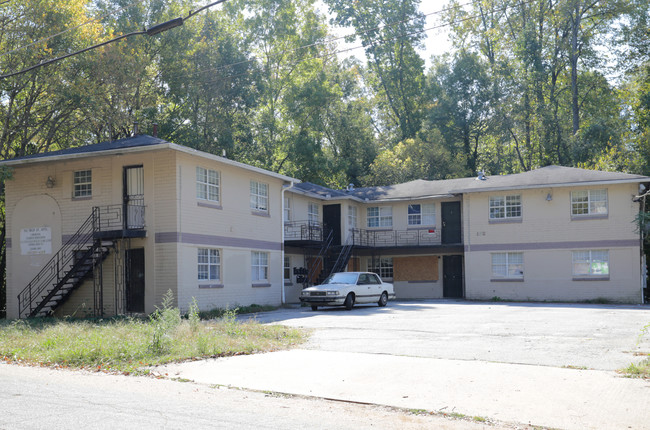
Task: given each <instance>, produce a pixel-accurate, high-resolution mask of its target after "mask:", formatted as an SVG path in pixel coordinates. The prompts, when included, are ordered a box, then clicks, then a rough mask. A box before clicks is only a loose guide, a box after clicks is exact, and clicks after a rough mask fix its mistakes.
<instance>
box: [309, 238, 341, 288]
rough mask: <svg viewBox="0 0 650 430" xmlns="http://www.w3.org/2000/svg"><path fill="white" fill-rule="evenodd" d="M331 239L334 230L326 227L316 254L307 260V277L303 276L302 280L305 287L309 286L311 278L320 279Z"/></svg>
mask: <svg viewBox="0 0 650 430" xmlns="http://www.w3.org/2000/svg"><path fill="white" fill-rule="evenodd" d="M333 240H334V232H333V231H332V230H331V229H327V230H326V231H325V232H324V237H323V242H322V244H321V246H320V248H319V249H318V254H316V256H315V257H312V258H311V261H310V262H309V266H308V268H307V277H306V278H305V282H304V284H305V285H304V286H305V287H307V286H309V284H311V283H312V282H311V281H312V279H316V280H319V279H320V276H321V274H322V273H323V269H324V264H325V263H326V260H327V254H328V253H329V250H330V247H331V246H332V241H333Z"/></svg>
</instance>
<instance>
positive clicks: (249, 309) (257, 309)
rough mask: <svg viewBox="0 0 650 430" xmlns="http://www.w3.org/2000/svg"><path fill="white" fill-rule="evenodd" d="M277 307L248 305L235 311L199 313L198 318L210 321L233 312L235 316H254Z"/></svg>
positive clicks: (215, 310) (221, 310) (223, 310)
mask: <svg viewBox="0 0 650 430" xmlns="http://www.w3.org/2000/svg"><path fill="white" fill-rule="evenodd" d="M277 308H278V307H277V306H270V305H255V304H253V305H250V306H238V307H236V308H235V309H228V308H226V309H212V310H210V311H201V312H199V317H200V318H201V319H204V320H210V319H215V318H221V317H223V316H224V315H225V314H227V313H231V312H234V313H235V314H236V315H243V314H255V313H258V312H268V311H274V310H276V309H277Z"/></svg>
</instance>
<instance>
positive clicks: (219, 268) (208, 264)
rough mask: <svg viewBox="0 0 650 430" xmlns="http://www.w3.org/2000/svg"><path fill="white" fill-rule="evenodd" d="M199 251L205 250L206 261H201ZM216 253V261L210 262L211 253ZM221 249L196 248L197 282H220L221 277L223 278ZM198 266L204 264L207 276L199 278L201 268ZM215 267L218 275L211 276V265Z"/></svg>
mask: <svg viewBox="0 0 650 430" xmlns="http://www.w3.org/2000/svg"><path fill="white" fill-rule="evenodd" d="M201 251H207V257H208V261H207V262H204V263H202V262H201ZM213 252H215V253H216V255H215V256H216V262H212V256H213V255H212V253H213ZM221 262H222V251H221V249H217V248H197V276H196V277H197V279H198V280H199V282H221V278H223V273H222V270H223V268H222V265H221ZM200 266H206V268H207V278H201V270H199V268H200ZM213 266H214V267H217V274H218V276H217V277H216V278H212V277H211V273H212V271H211V270H210V268H211V267H213Z"/></svg>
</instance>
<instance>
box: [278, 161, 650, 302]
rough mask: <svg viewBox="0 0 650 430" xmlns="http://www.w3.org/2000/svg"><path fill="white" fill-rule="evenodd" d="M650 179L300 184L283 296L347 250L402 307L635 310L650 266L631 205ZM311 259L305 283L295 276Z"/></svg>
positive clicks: (547, 175)
mask: <svg viewBox="0 0 650 430" xmlns="http://www.w3.org/2000/svg"><path fill="white" fill-rule="evenodd" d="M649 180H650V178H648V177H644V176H639V175H629V174H625V173H616V172H600V171H591V170H584V169H576V168H569V167H560V166H549V167H544V168H540V169H537V170H533V171H530V172H525V173H519V174H512V175H502V176H485V175H480V176H479V177H477V178H462V179H452V180H441V181H422V180H418V181H413V182H408V183H405V184H396V185H391V186H385V187H373V188H361V189H354V188H351V187H348V189H347V190H330V189H327V188H324V187H320V186H316V185H313V184H307V183H300V184H296V185H295V186H294V187H293V188H291V189H290V190H289V192H288V193H287V194H288V195H289V196H290V197H285V201H286V202H287V203H288V204H289V205H291V208H292V212H291V214H289V215H286V216H285V230H286V231H287V232H292V234H286V235H285V236H286V237H289V236H292V237H294V238H295V240H292V241H287V240H286V238H285V244H286V245H287V246H286V248H285V251H286V254H285V265H286V266H287V269H285V282H286V283H287V284H288V285H289V286H290V287H289V288H287V291H289V293H288V294H287V298H288V299H289V300H295V298H296V295H297V294H298V293H299V289H296V288H295V285H296V284H300V282H299V281H307V282H311V281H313V280H314V279H315V278H316V277H318V273H321V272H322V271H324V272H325V273H327V272H328V271H329V269H330V267H331V266H332V265H333V264H330V265H329V266H328V263H327V262H328V261H329V262H330V263H332V261H336V260H337V259H339V256H340V255H344V256H346V253H347V254H348V255H349V256H350V257H349V258H350V263H349V267H352V268H354V269H361V270H371V271H375V272H377V273H379V274H380V275H381V276H382V277H383V278H386V279H388V280H390V281H392V282H393V283H394V284H395V291H396V294H397V296H398V297H400V298H444V297H450V298H452V297H464V298H468V299H491V298H495V297H497V298H500V299H507V300H536V301H545V300H550V301H582V300H595V299H607V300H611V301H617V302H628V303H639V302H642V301H643V288H644V279H645V275H644V266H645V265H644V264H642V261H643V258H642V249H641V237H640V233H639V231H638V229H637V227H636V224H635V217H636V216H637V214H638V212H639V210H640V206H639V203H636V202H635V201H634V197H635V196H636V195H637V194H638V193H639V184H640V183H644V182H648V181H649ZM307 207H309V208H312V209H309V210H308V212H309V213H308V214H307V215H308V217H307V218H304V217H303V215H304V214H305V208H307ZM319 211H320V212H319ZM321 212H322V215H321ZM309 214H313V216H311V217H310V216H309ZM294 215H297V218H291V217H292V216H294ZM304 219H307V221H308V222H305V221H302V220H304ZM314 223H316V224H314ZM321 225H323V226H325V228H326V230H327V227H329V228H330V229H331V230H333V231H334V239H333V240H332V242H331V243H330V244H329V246H321V247H319V244H322V243H325V242H327V241H326V239H325V238H323V239H322V241H320V242H319V241H316V242H315V243H314V238H315V237H318V235H319V234H320V230H319V229H320V227H321ZM299 232H302V236H301V235H300V233H299ZM305 234H307V237H305ZM307 239H309V240H307ZM345 245H347V247H346V246H345ZM346 248H350V249H349V250H348V249H346ZM346 257H347V256H346ZM303 261H304V263H303V264H304V266H305V267H306V268H308V269H307V270H306V271H307V273H308V275H307V276H306V279H305V276H301V275H296V274H295V273H290V271H289V270H288V267H289V266H294V265H295V264H296V262H298V263H301V262H303ZM314 261H316V263H314ZM320 261H323V262H322V263H321V262H320ZM323 267H324V270H321V269H322V268H323ZM340 268H341V267H340V266H338V267H336V270H340ZM299 273H300V271H299ZM321 277H322V275H321Z"/></svg>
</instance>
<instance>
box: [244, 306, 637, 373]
mask: <svg viewBox="0 0 650 430" xmlns="http://www.w3.org/2000/svg"><path fill="white" fill-rule="evenodd" d="M256 318H257V320H259V321H260V322H264V323H280V324H284V325H288V326H297V327H304V328H308V329H314V331H313V333H312V337H311V339H310V341H309V343H308V344H307V345H304V346H303V348H304V349H317V350H324V351H338V352H360V353H371V354H390V355H401V356H409V357H426V358H444V359H453V360H481V361H490V362H498V363H516V364H533V365H544V366H555V367H575V368H589V369H600V370H616V369H620V368H621V367H624V366H627V365H628V364H630V363H631V362H633V361H638V360H639V356H637V355H635V354H638V353H641V352H646V353H650V333H648V335H647V336H645V337H641V338H640V336H639V335H640V333H641V330H642V328H643V327H644V325H646V324H648V323H650V307H649V306H609V305H585V304H555V303H552V304H545V303H510V302H495V303H492V302H466V301H448V300H438V301H435V300H431V301H417V302H415V301H413V302H409V301H396V302H390V303H389V304H388V306H387V307H386V308H379V307H377V306H371V305H369V306H360V305H358V306H355V307H354V309H352V310H351V311H346V310H344V309H342V308H321V309H319V310H318V311H316V312H314V311H312V310H311V309H309V308H304V307H301V308H294V309H282V310H278V311H274V312H268V313H263V314H259V315H257V316H256Z"/></svg>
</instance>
